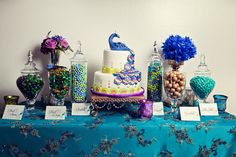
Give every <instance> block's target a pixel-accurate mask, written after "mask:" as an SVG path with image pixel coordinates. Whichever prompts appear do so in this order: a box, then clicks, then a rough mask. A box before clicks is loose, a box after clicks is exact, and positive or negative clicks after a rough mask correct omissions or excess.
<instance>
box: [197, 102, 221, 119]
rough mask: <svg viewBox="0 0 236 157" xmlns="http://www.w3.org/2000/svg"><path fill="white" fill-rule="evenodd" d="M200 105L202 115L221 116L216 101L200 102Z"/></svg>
mask: <svg viewBox="0 0 236 157" xmlns="http://www.w3.org/2000/svg"><path fill="white" fill-rule="evenodd" d="M199 107H200V112H201V115H202V116H219V112H218V108H217V104H216V103H200V104H199Z"/></svg>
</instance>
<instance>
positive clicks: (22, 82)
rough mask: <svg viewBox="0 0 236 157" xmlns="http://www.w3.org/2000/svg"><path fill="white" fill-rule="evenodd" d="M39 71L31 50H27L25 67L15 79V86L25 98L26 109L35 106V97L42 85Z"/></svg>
mask: <svg viewBox="0 0 236 157" xmlns="http://www.w3.org/2000/svg"><path fill="white" fill-rule="evenodd" d="M39 72H40V71H39V70H38V69H37V68H36V64H35V63H34V62H33V55H32V52H31V51H29V53H28V61H27V63H26V64H25V68H24V69H23V70H22V71H21V76H20V77H19V78H18V79H17V80H16V85H17V87H18V88H19V90H20V91H21V93H22V94H23V95H24V97H25V99H26V103H27V105H28V110H32V109H34V108H35V105H34V104H35V102H36V98H37V96H38V94H39V92H40V91H41V89H42V87H43V85H44V82H43V79H42V77H41V76H40V75H39Z"/></svg>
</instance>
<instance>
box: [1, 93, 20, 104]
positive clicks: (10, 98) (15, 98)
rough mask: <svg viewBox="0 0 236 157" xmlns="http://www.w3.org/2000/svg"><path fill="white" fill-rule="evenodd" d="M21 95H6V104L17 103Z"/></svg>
mask: <svg viewBox="0 0 236 157" xmlns="http://www.w3.org/2000/svg"><path fill="white" fill-rule="evenodd" d="M18 100H19V96H17V95H6V96H4V101H5V105H17V104H18Z"/></svg>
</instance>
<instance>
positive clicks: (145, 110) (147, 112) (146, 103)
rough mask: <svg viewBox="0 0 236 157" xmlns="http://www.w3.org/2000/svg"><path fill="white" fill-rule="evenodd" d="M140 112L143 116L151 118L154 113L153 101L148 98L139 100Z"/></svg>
mask: <svg viewBox="0 0 236 157" xmlns="http://www.w3.org/2000/svg"><path fill="white" fill-rule="evenodd" d="M139 104H140V107H139V114H140V115H141V117H142V118H151V117H152V115H153V102H152V101H151V100H148V99H143V100H140V101H139Z"/></svg>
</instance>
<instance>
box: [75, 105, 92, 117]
mask: <svg viewBox="0 0 236 157" xmlns="http://www.w3.org/2000/svg"><path fill="white" fill-rule="evenodd" d="M71 114H72V115H80V116H88V115H90V103H73V104H72V112H71Z"/></svg>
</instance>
